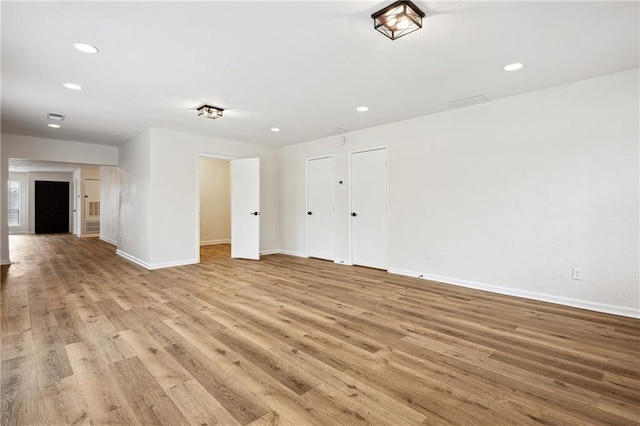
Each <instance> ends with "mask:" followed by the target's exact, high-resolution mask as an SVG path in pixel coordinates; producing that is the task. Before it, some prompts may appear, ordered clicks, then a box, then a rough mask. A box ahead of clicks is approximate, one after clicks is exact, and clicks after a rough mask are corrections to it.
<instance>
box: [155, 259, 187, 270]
mask: <svg viewBox="0 0 640 426" xmlns="http://www.w3.org/2000/svg"><path fill="white" fill-rule="evenodd" d="M196 263H198V260H197V259H185V260H177V261H174V262H162V263H152V264H151V265H150V267H149V269H151V270H154V269H163V268H173V267H175V266H185V265H194V264H196Z"/></svg>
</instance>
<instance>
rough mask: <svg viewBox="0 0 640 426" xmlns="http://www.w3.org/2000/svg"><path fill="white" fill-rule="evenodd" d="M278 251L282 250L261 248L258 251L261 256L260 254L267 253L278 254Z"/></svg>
mask: <svg viewBox="0 0 640 426" xmlns="http://www.w3.org/2000/svg"><path fill="white" fill-rule="evenodd" d="M280 253H282V252H281V251H280V250H278V249H271V250H261V251H260V255H261V256H262V255H264V256H267V255H270V254H280Z"/></svg>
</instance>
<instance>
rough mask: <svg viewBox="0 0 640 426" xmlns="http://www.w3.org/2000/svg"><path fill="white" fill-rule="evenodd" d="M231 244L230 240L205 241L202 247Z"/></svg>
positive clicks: (201, 243)
mask: <svg viewBox="0 0 640 426" xmlns="http://www.w3.org/2000/svg"><path fill="white" fill-rule="evenodd" d="M230 242H231V239H230V238H225V239H222V240H205V241H202V240H201V241H200V245H201V246H213V245H216V244H229V243H230Z"/></svg>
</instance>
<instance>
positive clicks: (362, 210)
mask: <svg viewBox="0 0 640 426" xmlns="http://www.w3.org/2000/svg"><path fill="white" fill-rule="evenodd" d="M350 171H351V191H350V199H351V203H350V204H351V212H350V215H351V216H350V220H351V260H352V263H353V264H354V265H361V266H368V267H371V268H379V269H387V251H388V237H387V228H388V220H387V204H388V202H387V197H388V195H387V194H388V190H387V186H388V163H387V148H380V149H373V150H368V151H359V152H352V153H350Z"/></svg>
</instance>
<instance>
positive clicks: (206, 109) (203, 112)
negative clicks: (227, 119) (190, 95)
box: [196, 105, 224, 120]
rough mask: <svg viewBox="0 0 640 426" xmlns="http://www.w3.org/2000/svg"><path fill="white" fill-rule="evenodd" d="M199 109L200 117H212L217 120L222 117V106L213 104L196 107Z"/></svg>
mask: <svg viewBox="0 0 640 426" xmlns="http://www.w3.org/2000/svg"><path fill="white" fill-rule="evenodd" d="M196 110H197V111H198V117H204V118H210V119H212V120H215V119H216V118H220V117H222V111H224V110H223V109H222V108H218V107H214V106H211V105H202V106H200V107H198V108H197V109H196Z"/></svg>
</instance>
